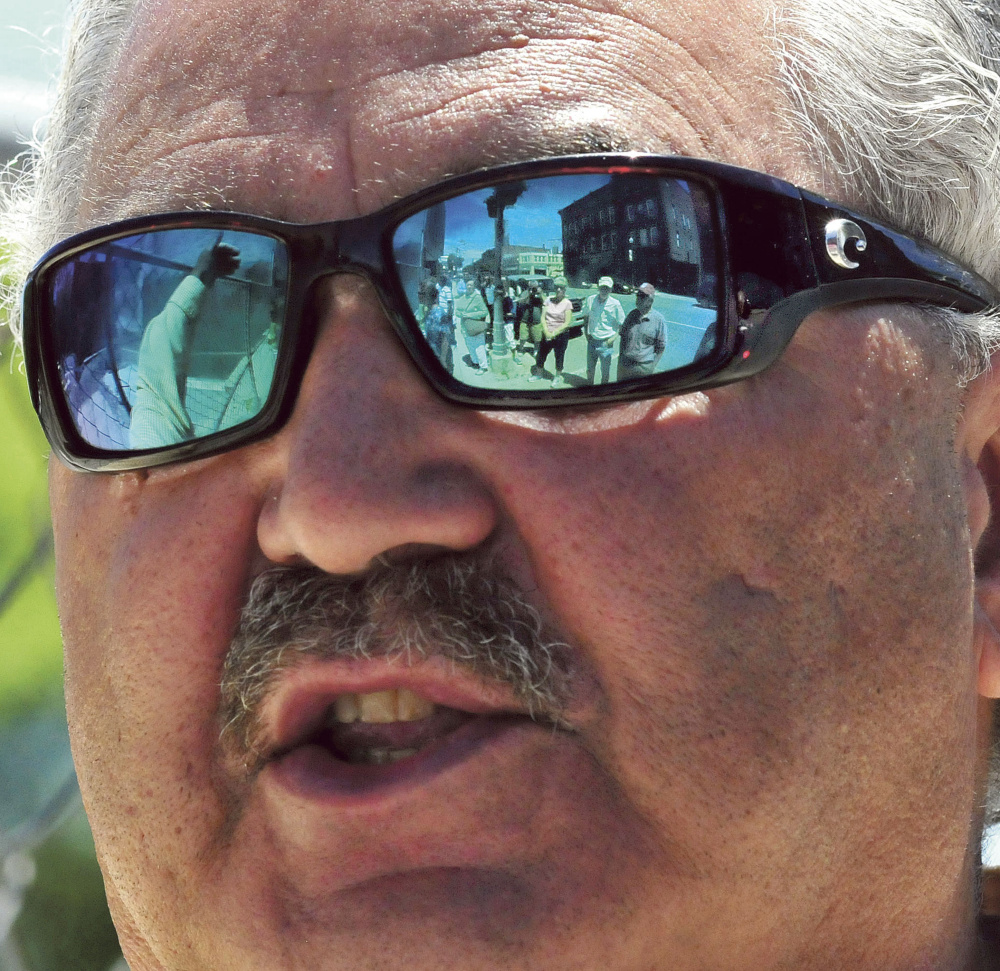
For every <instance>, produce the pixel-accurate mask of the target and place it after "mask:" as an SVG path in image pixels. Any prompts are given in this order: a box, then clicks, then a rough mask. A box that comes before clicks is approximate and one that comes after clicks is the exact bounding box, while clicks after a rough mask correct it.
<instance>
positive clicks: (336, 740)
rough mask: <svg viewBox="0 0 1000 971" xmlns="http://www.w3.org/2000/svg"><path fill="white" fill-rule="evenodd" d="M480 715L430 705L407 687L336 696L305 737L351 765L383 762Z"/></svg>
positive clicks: (418, 748) (407, 753)
mask: <svg viewBox="0 0 1000 971" xmlns="http://www.w3.org/2000/svg"><path fill="white" fill-rule="evenodd" d="M477 717H481V716H477V715H474V714H472V713H471V712H467V711H460V710H459V709H457V708H448V707H445V706H443V705H436V704H434V702H433V701H429V700H428V699H427V698H424V697H422V696H420V695H418V694H416V693H415V692H413V691H410V690H409V689H407V688H399V689H392V690H388V691H371V692H368V693H366V694H357V693H354V692H349V693H346V694H341V695H338V696H337V697H336V698H335V699H334V701H333V703H332V704H331V705H330V706H329V707H328V708H327V709H326V711H325V712H324V714H323V717H322V720H321V722H320V724H319V725H318V726H317V727H316V728H315V730H314V731H313V732H312V733H311V734H310V735H309V736H308V738H307V739H306V740H305V741H306V744H311V745H318V746H320V747H322V748H324V749H326V750H327V751H328V752H329V753H330V754H331V755H332V756H333V757H334V758H336V759H338V760H339V761H341V762H348V763H350V764H352V765H388V764H390V763H393V762H400V761H402V760H404V759H409V758H412V757H413V756H415V755H417V754H418V753H419V752H420V751H422V750H423V749H425V748H427V747H428V746H431V745H433V744H435V743H436V742H438V741H440V740H441V739H443V738H445V737H446V736H448V735H451V734H452V733H453V732H455V731H457V730H458V729H459V728H461V727H462V726H463V725H465V724H467V723H468V722H469V721H471V720H472V719H474V718H477Z"/></svg>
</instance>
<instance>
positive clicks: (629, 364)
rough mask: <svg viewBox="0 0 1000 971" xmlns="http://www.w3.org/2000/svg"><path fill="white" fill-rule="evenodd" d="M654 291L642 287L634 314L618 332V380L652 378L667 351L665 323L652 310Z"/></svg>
mask: <svg viewBox="0 0 1000 971" xmlns="http://www.w3.org/2000/svg"><path fill="white" fill-rule="evenodd" d="M655 296H656V288H655V287H654V286H653V284H652V283H643V284H641V285H640V286H639V289H638V290H636V293H635V310H633V311H632V312H631V313H629V315H628V316H627V317H626V318H625V322H624V323H623V324H622V329H621V338H622V343H621V352H620V354H619V356H618V380H619V381H624V380H626V379H628V378H641V377H645V376H646V375H647V374H655V373H656V366H657V365H658V364H659V363H660V358H661V357H663V352H664V351H665V350H666V349H667V321H666V319H665V318H664V316H663V314H661V313H660V312H659V311H658V310H654V309H653V297H655Z"/></svg>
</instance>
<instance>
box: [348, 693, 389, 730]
mask: <svg viewBox="0 0 1000 971" xmlns="http://www.w3.org/2000/svg"><path fill="white" fill-rule="evenodd" d="M357 697H358V708H359V709H360V710H361V720H362V721H363V722H368V723H369V724H372V725H385V724H387V723H388V722H394V721H398V720H399V719H398V718H396V692H395V691H372V692H370V693H369V694H366V695H358V696H357Z"/></svg>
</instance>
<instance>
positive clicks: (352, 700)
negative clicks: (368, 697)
mask: <svg viewBox="0 0 1000 971" xmlns="http://www.w3.org/2000/svg"><path fill="white" fill-rule="evenodd" d="M333 713H334V718H335V719H336V720H337V721H338V722H341V723H342V724H344V725H349V724H350V723H351V722H356V721H357V720H358V718H359V716H360V714H361V713H360V712H359V711H358V696H357V695H338V696H337V700H336V701H334V703H333Z"/></svg>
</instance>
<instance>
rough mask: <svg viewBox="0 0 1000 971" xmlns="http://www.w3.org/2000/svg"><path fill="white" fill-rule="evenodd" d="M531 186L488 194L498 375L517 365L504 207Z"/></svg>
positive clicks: (494, 360)
mask: <svg viewBox="0 0 1000 971" xmlns="http://www.w3.org/2000/svg"><path fill="white" fill-rule="evenodd" d="M527 188H528V186H527V185H526V184H525V183H524V182H508V183H506V184H505V185H498V186H497V187H496V188H495V189H494V190H493V194H492V195H489V196H487V197H486V212H487V214H488V215H489V217H490V219H492V220H493V221H494V222H493V240H494V243H493V252H494V254H495V256H496V267H495V268H494V271H493V353H492V354H491V355H490V367H491V369H492V371H493V372H494V374H499V375H501V376H503V377H505V378H506V377H509V376H510V373H511V371H512V370H513V368H514V357H513V355H512V354H511V350H510V344H508V343H507V331H506V329H505V327H504V319H503V296H504V293H505V292H506V289H505V287H504V285H503V240H504V210H505V209H506V208H507V207H508V206H512V205H514V203H515V202H517V200H518V199H519V198H520V196H521V194H522V193H523V192H524V191H525V189H527Z"/></svg>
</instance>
